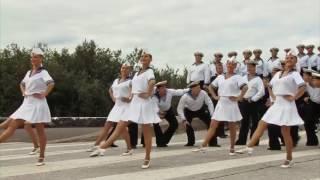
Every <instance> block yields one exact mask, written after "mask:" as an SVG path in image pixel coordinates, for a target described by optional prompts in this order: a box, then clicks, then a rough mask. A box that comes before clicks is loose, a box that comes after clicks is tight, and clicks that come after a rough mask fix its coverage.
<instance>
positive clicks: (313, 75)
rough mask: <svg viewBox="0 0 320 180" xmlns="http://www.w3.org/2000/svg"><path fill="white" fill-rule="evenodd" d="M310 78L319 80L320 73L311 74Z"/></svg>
mask: <svg viewBox="0 0 320 180" xmlns="http://www.w3.org/2000/svg"><path fill="white" fill-rule="evenodd" d="M312 77H313V78H315V79H320V73H318V72H317V73H312Z"/></svg>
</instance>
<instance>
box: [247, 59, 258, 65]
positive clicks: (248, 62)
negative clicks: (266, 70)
mask: <svg viewBox="0 0 320 180" xmlns="http://www.w3.org/2000/svg"><path fill="white" fill-rule="evenodd" d="M249 64H250V65H257V64H258V62H257V61H255V60H252V59H251V60H249V61H247V65H249Z"/></svg>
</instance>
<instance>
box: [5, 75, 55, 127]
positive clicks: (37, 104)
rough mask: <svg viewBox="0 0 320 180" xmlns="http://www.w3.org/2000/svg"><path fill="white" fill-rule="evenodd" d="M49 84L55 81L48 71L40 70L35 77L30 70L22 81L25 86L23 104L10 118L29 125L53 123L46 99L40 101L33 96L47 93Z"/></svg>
mask: <svg viewBox="0 0 320 180" xmlns="http://www.w3.org/2000/svg"><path fill="white" fill-rule="evenodd" d="M49 83H53V79H52V77H51V76H50V75H49V73H48V71H46V70H44V69H40V70H38V71H37V72H36V73H35V74H34V75H31V70H29V71H28V72H27V74H26V75H25V77H24V78H23V80H22V81H21V84H22V85H23V86H25V97H24V99H23V103H22V105H21V106H20V107H19V108H18V109H17V110H16V111H15V112H14V113H13V114H11V116H10V118H12V119H21V120H25V121H27V122H29V123H49V122H51V114H50V109H49V106H48V103H47V100H46V98H42V99H38V98H36V97H33V96H32V95H33V94H36V93H44V92H46V90H47V87H48V84H49Z"/></svg>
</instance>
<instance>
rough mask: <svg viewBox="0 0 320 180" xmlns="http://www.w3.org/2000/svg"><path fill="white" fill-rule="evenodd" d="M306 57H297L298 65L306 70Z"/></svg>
mask: <svg viewBox="0 0 320 180" xmlns="http://www.w3.org/2000/svg"><path fill="white" fill-rule="evenodd" d="M307 60H308V56H307V55H304V56H303V55H301V56H298V63H299V65H300V67H301V68H308V61H307Z"/></svg>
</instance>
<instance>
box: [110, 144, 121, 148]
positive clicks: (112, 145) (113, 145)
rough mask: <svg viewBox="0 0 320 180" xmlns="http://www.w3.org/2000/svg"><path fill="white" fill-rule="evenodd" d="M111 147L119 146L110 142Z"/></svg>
mask: <svg viewBox="0 0 320 180" xmlns="http://www.w3.org/2000/svg"><path fill="white" fill-rule="evenodd" d="M111 147H114V148H115V147H119V146H118V145H115V144H111Z"/></svg>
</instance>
